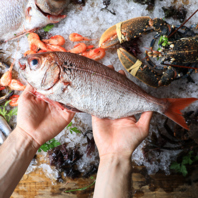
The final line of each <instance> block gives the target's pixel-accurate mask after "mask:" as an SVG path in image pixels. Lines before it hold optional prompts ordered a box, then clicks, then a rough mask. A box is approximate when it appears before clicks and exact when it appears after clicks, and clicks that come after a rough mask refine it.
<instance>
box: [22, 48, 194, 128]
mask: <svg viewBox="0 0 198 198" xmlns="http://www.w3.org/2000/svg"><path fill="white" fill-rule="evenodd" d="M19 65H20V73H21V75H22V77H23V78H24V79H25V80H26V81H27V82H28V83H29V84H30V85H31V86H32V87H34V88H35V89H36V92H37V93H39V94H40V95H42V98H43V99H44V100H46V101H49V102H51V103H54V104H61V105H64V106H65V107H66V108H67V109H69V110H72V111H76V112H77V111H81V112H86V113H89V114H91V115H95V116H97V117H100V118H110V119H117V118H122V117H127V116H131V115H134V114H137V113H142V112H144V111H156V112H159V113H161V114H164V115H166V116H167V117H169V118H170V119H172V120H173V121H175V122H176V123H178V124H179V125H181V126H182V127H184V128H186V129H188V126H187V125H186V123H185V120H184V118H183V116H182V113H181V112H180V110H182V109H183V108H185V107H186V106H188V105H189V104H191V103H192V102H194V101H195V100H197V99H196V98H180V99H170V98H168V99H159V98H155V97H153V96H150V95H148V94H147V93H146V92H145V91H143V90H142V89H141V88H140V87H138V86H137V85H136V84H135V83H133V82H132V81H131V80H129V79H128V78H127V77H125V76H123V75H121V74H120V73H118V72H116V71H114V70H112V69H110V68H108V67H106V66H104V65H102V64H100V63H98V62H96V61H93V60H91V59H88V58H86V57H82V56H80V55H76V54H72V53H69V52H49V53H41V54H32V55H29V56H27V57H25V58H21V59H20V60H19ZM37 95H38V94H37ZM40 97H41V96H40ZM53 101H56V103H55V102H53Z"/></svg>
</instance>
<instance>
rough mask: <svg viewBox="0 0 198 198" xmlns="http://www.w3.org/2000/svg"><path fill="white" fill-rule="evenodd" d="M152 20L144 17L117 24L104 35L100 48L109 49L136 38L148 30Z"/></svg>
mask: <svg viewBox="0 0 198 198" xmlns="http://www.w3.org/2000/svg"><path fill="white" fill-rule="evenodd" d="M150 20H151V18H150V17H148V16H144V17H136V18H133V19H129V20H127V21H123V22H120V23H117V24H116V25H114V26H112V27H110V28H109V29H107V30H106V31H105V32H104V33H103V34H102V36H101V38H100V42H99V46H100V47H101V48H108V47H111V46H114V45H116V44H118V43H123V42H125V41H130V40H131V39H133V38H136V37H137V36H139V35H141V34H142V33H143V32H145V31H146V30H147V27H149V21H150Z"/></svg>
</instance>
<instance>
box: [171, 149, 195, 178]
mask: <svg viewBox="0 0 198 198" xmlns="http://www.w3.org/2000/svg"><path fill="white" fill-rule="evenodd" d="M196 161H198V156H195V155H194V152H193V151H190V152H189V153H188V155H185V156H183V158H182V162H181V163H178V162H173V163H172V164H171V166H170V169H173V170H175V171H176V172H179V173H182V175H183V176H184V177H185V176H186V175H187V174H188V170H187V168H186V165H191V164H192V163H194V162H196Z"/></svg>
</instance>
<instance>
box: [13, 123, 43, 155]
mask: <svg viewBox="0 0 198 198" xmlns="http://www.w3.org/2000/svg"><path fill="white" fill-rule="evenodd" d="M12 133H14V134H16V135H17V137H19V136H20V137H21V138H22V139H23V140H24V141H27V143H28V144H30V145H32V147H33V148H34V149H35V150H36V151H37V150H38V149H39V148H40V146H41V145H40V144H39V143H38V142H37V141H36V140H35V139H34V138H33V137H32V136H31V135H29V133H27V132H26V131H24V130H23V129H22V128H20V127H19V126H16V128H15V129H14V131H13V132H12Z"/></svg>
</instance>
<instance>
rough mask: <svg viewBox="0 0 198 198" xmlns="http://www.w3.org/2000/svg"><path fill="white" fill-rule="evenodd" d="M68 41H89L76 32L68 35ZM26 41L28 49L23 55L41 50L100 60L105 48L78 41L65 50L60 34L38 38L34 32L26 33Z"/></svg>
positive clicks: (63, 40)
mask: <svg viewBox="0 0 198 198" xmlns="http://www.w3.org/2000/svg"><path fill="white" fill-rule="evenodd" d="M69 39H70V41H73V42H78V41H90V39H88V38H86V37H83V36H82V35H80V34H78V33H72V34H70V35H69ZM28 42H29V47H30V50H28V51H26V52H25V53H24V56H26V55H28V54H35V53H41V52H54V51H55V52H67V51H68V52H71V53H75V54H80V55H82V56H85V57H87V58H90V59H93V60H100V59H102V58H104V56H105V54H106V53H105V50H104V49H102V48H94V46H93V45H89V46H87V45H86V44H85V43H78V44H76V45H75V46H74V48H72V49H70V50H66V49H65V48H64V47H63V45H64V44H65V39H64V37H62V36H61V35H55V36H52V37H51V38H50V39H43V40H40V37H39V35H38V34H36V33H30V34H28ZM92 48H93V49H92Z"/></svg>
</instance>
